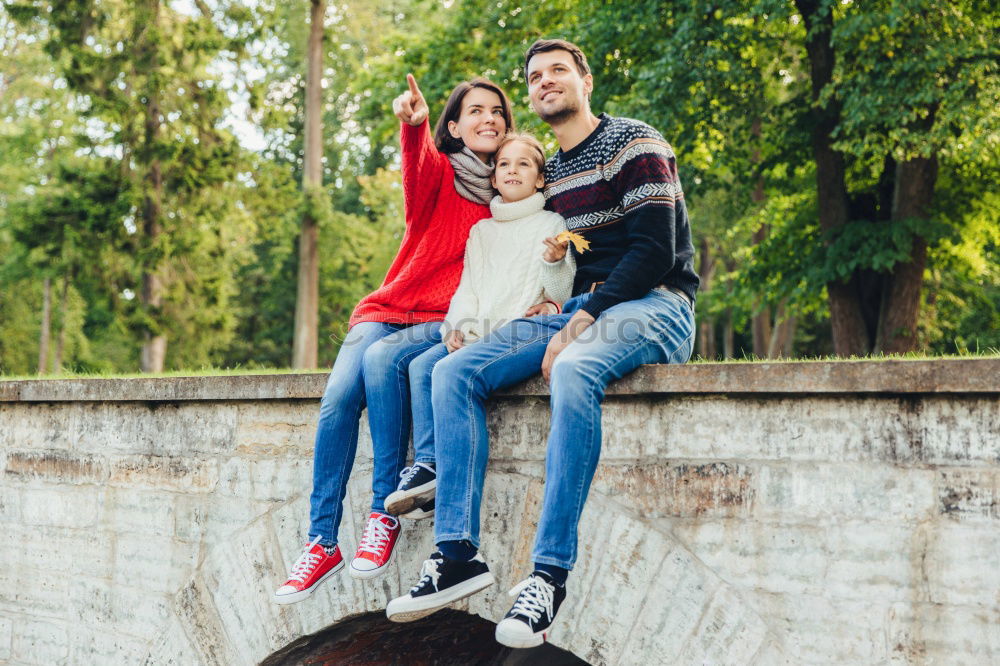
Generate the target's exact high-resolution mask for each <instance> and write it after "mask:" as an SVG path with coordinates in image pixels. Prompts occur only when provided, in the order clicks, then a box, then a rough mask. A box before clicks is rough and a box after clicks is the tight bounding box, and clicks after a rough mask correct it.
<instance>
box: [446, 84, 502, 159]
mask: <svg viewBox="0 0 1000 666" xmlns="http://www.w3.org/2000/svg"><path fill="white" fill-rule="evenodd" d="M473 88H482V89H483V90H489V91H490V92H494V93H496V94H497V97H499V98H500V108H501V113H503V119H504V120H505V121H506V123H507V127H506V131H511V130H513V129H514V117H513V116H512V115H511V113H510V100H508V99H507V93H505V92H504V91H503V88H501V87H500V86H498V85H497V84H495V83H493V82H492V81H490V80H488V79H483V78H478V77H477V78H475V79H472V80H471V81H462V82H461V83H459V84H458V85H457V86H455V89H454V90H452V91H451V95H450V96H449V97H448V101H447V102H445V105H444V111H442V112H441V116H440V117H439V118H438V121H437V125H435V126H434V145H435V146H437V149H438V150H440V151H441V152H442V153H445V154H448V155H450V154H451V153H457V152H460V151H461V150H462V148H464V147H465V142H464V141H462V140H461V139H456V138H455V137H453V136H452V135H451V132H449V131H448V123H450V122H451V121H453V120H454V121H455V122H458V119H459V118H460V117H461V116H462V100H464V99H465V96H466V95H468V94H469V91H470V90H472V89H473Z"/></svg>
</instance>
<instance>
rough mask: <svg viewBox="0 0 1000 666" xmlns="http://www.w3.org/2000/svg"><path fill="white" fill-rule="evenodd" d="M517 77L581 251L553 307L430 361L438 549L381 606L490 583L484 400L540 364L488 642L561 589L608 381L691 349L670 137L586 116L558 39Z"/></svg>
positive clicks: (393, 614)
mask: <svg viewBox="0 0 1000 666" xmlns="http://www.w3.org/2000/svg"><path fill="white" fill-rule="evenodd" d="M525 76H526V78H527V82H528V92H529V96H530V98H531V104H532V107H533V108H534V110H535V112H536V113H538V115H539V116H540V117H541V118H542V119H543V120H544V121H546V122H547V123H548V124H549V125H550V126H551V127H552V130H553V132H554V133H555V135H556V138H557V139H558V141H559V147H560V150H559V152H558V153H556V155H554V156H553V157H552V158H551V159H550V160H549V161H548V163H547V164H546V167H545V181H546V184H545V195H546V197H547V199H548V204H547V205H548V207H549V208H551V209H552V210H554V211H555V212H557V213H559V214H561V215H562V216H563V217H564V218H566V224H567V227H568V228H569V230H570V231H573V232H575V233H577V234H579V235H581V236H583V237H584V238H585V239H586V240H587V241H589V243H590V249H589V250H587V251H584V252H581V253H574V254H575V257H576V264H577V273H576V280H575V283H574V286H573V294H574V296H573V298H571V299H570V300H569V301H567V302H566V304H565V307H564V309H563V312H562V313H560V314H542V312H544V311H543V310H542V308H543V307H544V306H543V305H539V306H535V307H534V308H532V309H531V310H529V312H528V313H527V314H528V315H529V317H528V318H526V319H520V320H517V321H514V322H511V323H510V324H508V325H507V326H505V327H503V328H501V329H499V330H497V331H495V332H494V333H492V334H491V335H489V336H487V337H486V338H484V339H483V340H481V341H480V342H477V343H476V344H474V345H470V346H468V347H465V348H463V349H461V350H459V351H457V352H455V353H454V354H451V355H450V356H449V357H448V358H446V359H444V360H442V361H441V362H439V363H438V365H437V367H436V369H435V371H434V377H433V404H434V431H435V440H436V441H435V446H436V451H437V461H438V466H437V474H438V477H439V478H438V479H437V495H436V508H437V514H436V519H435V520H436V524H435V534H434V537H435V543H436V544H437V546H438V552H435V553H434V554H433V555H432V556H431V558H430V559H429V560H427V561H426V562H425V563H424V568H423V570H422V571H421V579H420V581H418V583H417V584H416V585H415V586H414V587H413V589H411V590H410V592H409V593H408V594H407V595H404V596H402V597H399V598H398V599H394V600H393V601H391V602H390V603H389V606H388V607H387V608H386V613H387V615H388V616H389V619H391V620H396V621H407V620H413V619H417V618H419V617H423V616H425V615H428V614H429V613H431V612H433V611H434V610H437V609H438V608H441V607H443V606H445V605H447V604H449V603H452V602H454V601H456V600H458V599H461V598H464V597H467V596H469V595H471V594H474V593H475V592H478V591H479V590H481V589H483V588H485V587H487V586H488V585H490V584H492V582H493V577H492V575H491V574H490V572H489V568H488V567H487V565H486V563H485V561H484V560H483V558H482V557H481V556H480V555H479V554H478V547H479V513H480V502H481V499H482V486H483V480H484V477H485V474H486V458H487V453H488V442H487V431H486V419H485V401H486V398H487V397H488V396H489V395H490V394H491V393H492V392H494V391H496V390H497V389H501V388H504V387H507V386H510V385H512V384H515V383H517V382H519V381H522V380H524V379H526V378H528V377H530V376H531V375H533V374H535V373H536V372H537V371H538V368H539V365H541V368H542V374H543V375H544V376H545V379H546V380H547V381H549V383H550V384H551V393H552V397H551V408H552V421H551V430H550V432H549V439H548V450H547V456H546V462H545V479H546V481H545V496H544V500H543V504H542V511H541V516H540V519H539V523H538V532H537V534H536V539H535V547H534V551H533V553H532V559H533V560H534V565H535V571H534V572H533V573H532V574H531V576H530V577H529V578H528V579H527V580H525V581H523V582H522V583H520V584H519V585H518V586H517V587H516V588H515V590H514V591H516V593H518V597H517V600H516V601H515V603H514V605H513V607H512V608H511V610H510V612H509V613H507V616H506V617H505V618H504V619H503V620H502V621H501V622H500V623H499V624H498V625H497V630H496V636H497V640H498V641H500V642H501V643H503V644H505V645H509V646H511V647H533V646H535V645H539V644H541V643H542V642H543V641H544V640H545V638H546V637H547V634H548V631H549V627H550V625H551V624H552V621H553V620H554V618H555V615H556V612H557V611H558V610H559V606H560V604H561V603H562V601H563V600H564V599H565V597H566V579H567V576H568V572H569V570H570V569H572V568H573V564H574V562H575V560H576V556H577V525H578V523H579V520H580V515H581V513H582V511H583V505H584V502H585V501H586V498H587V493H588V491H589V488H590V482H591V480H592V479H593V476H594V471H595V470H596V468H597V462H598V458H599V457H600V450H601V401H602V400H603V398H604V390H605V387H606V386H607V385H608V383H609V382H610V381H612V380H614V379H617V378H619V377H621V376H623V375H625V374H627V373H629V372H631V371H632V370H634V369H635V368H636V367H638V366H639V365H641V364H644V363H683V362H685V361H687V360H688V358H689V357H690V355H691V348H692V342H693V339H694V311H693V306H694V299H695V291H696V290H697V288H698V283H699V280H698V276H697V275H696V274H695V272H694V268H693V256H694V247H693V245H692V243H691V227H690V225H689V223H688V218H687V211H686V209H685V206H684V195H683V192H682V190H681V184H680V180H679V179H678V176H677V166H676V162H675V158H674V153H673V150H672V149H671V147H670V146H669V145H668V144H667V143H666V142H665V141H664V140H663V138H662V137H661V136H660V134H659V133H658V132H657V131H656V130H654V129H653V128H651V127H649V126H648V125H646V124H645V123H642V122H639V121H637V120H631V119H628V118H615V117H612V116H608V115H606V114H601V115H600V116H595V115H594V114H593V113H591V110H590V94H591V91H592V90H593V77H592V76H591V74H590V68H589V66H588V65H587V59H586V57H585V56H584V54H583V53H582V52H581V51H580V49H579V48H578V47H577V46H575V45H573V44H571V43H569V42H565V41H562V40H540V41H538V42H535V44H533V45H532V46H531V47H530V48H529V49H528V52H527V54H526V56H525ZM539 251H541V248H540V249H539ZM530 315H535V316H530Z"/></svg>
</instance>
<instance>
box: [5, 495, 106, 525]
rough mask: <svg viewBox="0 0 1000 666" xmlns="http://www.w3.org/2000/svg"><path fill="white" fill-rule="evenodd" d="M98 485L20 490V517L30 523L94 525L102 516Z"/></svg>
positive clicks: (98, 522)
mask: <svg viewBox="0 0 1000 666" xmlns="http://www.w3.org/2000/svg"><path fill="white" fill-rule="evenodd" d="M103 507H104V490H102V489H100V487H99V486H77V487H72V486H66V487H63V486H52V487H49V488H36V487H28V488H24V489H23V490H22V491H21V520H22V522H24V523H25V524H27V525H50V526H53V527H71V528H79V527H95V526H97V525H98V524H100V522H101V520H102V518H103V511H102V509H103Z"/></svg>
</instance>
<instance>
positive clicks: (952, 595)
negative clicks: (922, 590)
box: [920, 523, 1000, 609]
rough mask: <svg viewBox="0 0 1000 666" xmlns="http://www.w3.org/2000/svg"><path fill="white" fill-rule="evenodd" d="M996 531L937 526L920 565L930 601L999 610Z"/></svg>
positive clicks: (999, 536) (998, 537)
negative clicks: (991, 563)
mask: <svg viewBox="0 0 1000 666" xmlns="http://www.w3.org/2000/svg"><path fill="white" fill-rule="evenodd" d="M998 553H1000V530H996V529H982V528H977V527H974V526H966V525H952V524H949V523H939V524H938V525H937V526H936V528H935V529H933V530H932V531H930V534H929V536H928V544H927V552H926V557H925V559H924V560H923V561H921V562H920V565H921V567H922V568H921V573H922V575H923V576H924V577H925V578H926V585H927V589H928V590H929V593H930V601H932V602H936V603H939V604H945V605H960V606H970V607H976V606H979V607H986V608H992V609H1000V568H998V567H996V566H992V565H990V564H987V563H990V562H996V559H997V554H998Z"/></svg>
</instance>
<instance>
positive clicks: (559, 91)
mask: <svg viewBox="0 0 1000 666" xmlns="http://www.w3.org/2000/svg"><path fill="white" fill-rule="evenodd" d="M561 94H562V91H561V90H550V91H548V92H547V93H545V94H544V95H542V97H541V100H542V101H543V102H545V101H547V100H548V98H549V95H561Z"/></svg>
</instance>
